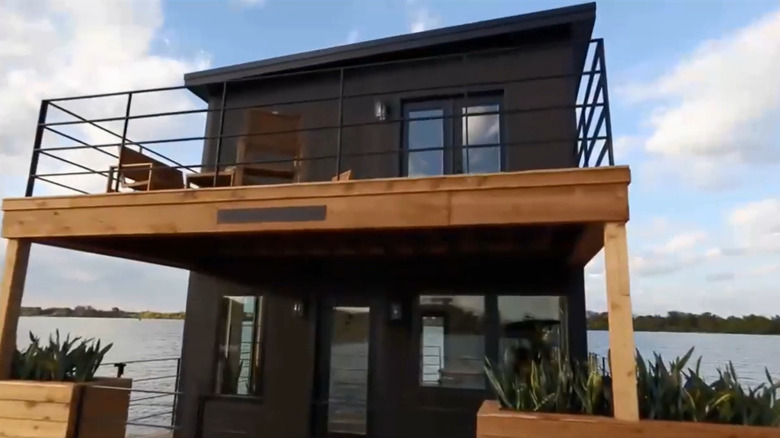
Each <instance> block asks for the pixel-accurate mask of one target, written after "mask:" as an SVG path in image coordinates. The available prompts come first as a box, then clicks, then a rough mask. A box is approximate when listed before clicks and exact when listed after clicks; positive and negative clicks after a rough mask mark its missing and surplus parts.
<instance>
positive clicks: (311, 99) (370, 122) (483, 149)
mask: <svg viewBox="0 0 780 438" xmlns="http://www.w3.org/2000/svg"><path fill="white" fill-rule="evenodd" d="M562 47H563V45H562ZM567 47H571V46H570V45H568V46H567ZM525 49H527V48H525V47H505V48H500V49H491V50H483V51H476V52H468V53H458V54H448V55H441V56H432V57H424V58H419V59H407V60H394V61H387V62H382V63H372V64H364V65H358V66H349V67H340V68H324V69H317V70H312V71H305V72H293V73H283V74H274V75H268V76H264V77H262V78H253V79H251V80H249V79H242V80H237V81H231V82H223V83H221V84H214V86H215V87H217V88H218V93H217V94H218V95H217V96H214V98H213V99H212V102H211V103H210V104H209V105H208V106H206V107H202V108H196V107H195V106H196V104H195V102H194V98H193V97H192V95H191V94H190V92H189V90H187V89H186V87H162V88H154V89H147V90H134V91H124V92H116V93H102V94H94V95H88V96H76V97H65V98H58V99H49V100H45V101H43V102H42V103H41V107H40V112H39V117H38V123H37V129H36V135H35V140H34V144H33V153H32V159H31V161H30V170H29V175H28V181H27V188H26V192H25V195H26V196H33V195H34V191H35V183H36V181H42V182H45V183H48V184H51V185H53V186H57V187H59V188H61V189H65V190H67V191H70V192H75V193H82V194H90V193H97V192H99V191H101V190H103V188H105V190H106V191H109V192H116V191H122V190H130V189H127V187H125V186H124V185H123V182H122V178H123V177H122V176H121V175H126V174H127V173H129V172H133V171H135V172H137V170H136V169H137V167H135V168H134V167H133V166H138V164H137V163H132V164H128V163H126V162H124V161H123V158H122V157H123V153H124V152H123V151H126V150H132V151H135V152H137V153H139V154H141V155H143V156H145V157H148V159H149V163H148V171H149V177H150V178H151V175H152V174H153V172H158V171H166V172H168V171H176V172H179V173H181V174H182V175H183V176H182V178H183V180H182V181H181V187H180V188H182V189H185V188H190V187H193V186H195V187H198V188H204V187H216V186H220V185H224V183H223V182H222V180H221V179H220V178H221V177H224V176H226V175H227V174H229V173H230V172H234V171H235V169H238V168H248V167H254V168H259V167H264V168H272V167H273V168H280V169H285V172H287V170H286V169H288V168H292V169H294V170H293V171H292V172H293V174H294V175H293V176H292V177H290V178H287V177H285V178H276V179H274V178H259V179H258V180H256V181H251V180H250V179H248V180H247V181H246V182H242V183H241V184H238V185H253V184H282V183H285V184H286V183H296V182H309V181H329V180H331V179H332V177H337V176H339V175H340V174H341V173H342V172H344V171H345V170H352V171H353V172H356V173H358V175H357V177H358V178H366V177H393V176H424V175H427V174H422V175H418V174H416V173H415V172H413V171H412V170H413V169H410V167H411V165H410V160H411V159H412V158H410V157H412V155H414V154H416V155H414V156H415V157H422V156H423V154H426V153H427V154H428V159H430V157H434V156H436V157H437V158H436V160H440V161H442V163H441V164H440V165H438V167H439V169H437V170H436V171H435V172H433V174H437V173H445V174H448V173H473V172H475V171H476V172H479V173H483V172H485V171H488V172H501V171H513V170H519V169H522V170H531V169H536V168H545V166H546V167H583V168H584V167H597V166H604V165H607V166H611V165H614V164H615V160H614V153H613V144H612V132H611V130H612V127H611V119H610V112H609V97H608V92H607V89H608V87H607V73H606V62H605V53H604V42H603V40H601V39H595V40H592V41H591V42H590V44H589V50H588V53H587V57H586V59H585V69H584V71H581V72H551V73H550V74H541V75H539V74H535V75H528V74H522V72H520V73H516V72H513V71H508V72H506V74H505V75H504V76H501V77H499V78H496V77H495V75H493V76H494V77H491V76H490V75H488V76H487V78H486V79H485V80H482V81H479V80H474V78H472V77H466V78H461V80H457V78H456V79H452V78H443V79H442V80H441V81H440V83H434V84H428V85H423V86H417V87H409V86H403V85H399V86H386V88H387V89H381V90H380V89H373V88H372V89H370V90H369V91H365V90H364V89H365V87H362V88H361V87H359V86H356V85H353V84H354V83H355V82H353V81H355V80H356V79H355V78H359V77H360V76H359V75H360V74H361V72H362V71H366V69H371V68H375V67H379V66H387V65H396V64H412V63H420V62H430V61H433V60H439V61H447V62H449V61H453V62H454V61H457V62H458V63H459V64H458V66H461V67H464V68H466V67H469V68H473V67H474V65H476V64H473V63H475V62H478V61H479V60H480V59H483V58H482V57H484V56H489V55H490V56H492V55H495V54H498V53H502V52H511V51H513V50H515V51H517V50H525ZM463 71H466V70H463ZM316 75H325V76H327V75H331V76H327V77H328V78H330V79H332V80H331V81H330V83H332V86H333V90H332V91H327V90H326V91H324V94H323V95H311V96H308V97H307V98H305V99H302V98H296V99H293V98H291V99H286V100H284V99H275V100H273V101H266V102H252V103H251V104H248V103H242V104H237V103H234V100H235V99H234V98H235V97H236V96H240V94H241V93H243V92H244V90H243V89H242V87H246V86H247V85H248V84H250V83H252V82H256V83H258V84H263V83H266V82H265V81H271V82H267V83H273V82H272V81H278V80H282V79H284V80H287V79H295V80H302V81H303V80H305V79H306V77H307V76H316ZM453 76H457V75H453ZM465 76H468V75H465ZM323 77H324V76H323ZM554 80H559V81H563V82H562V83H565V84H567V85H566V87H568V88H573V90H571V93H574V94H575V95H576V96H571V95H570V94H569V92H566V93H564V94H565V95H563V94H562V95H560V96H557V95H554V93H557V92H554V91H551V92H550V93H551V94H550V97H549V99H548V100H549V102H548V103H547V104H539V103H536V104H533V103H531V102H525V101H524V100H523V96H522V95H518V94H515V95H511V96H510V95H507V94H506V93H504V91H502V90H507V89H510V88H512V87H528V86H537V85H539V86H543V85H542V84H544V83H545V81H554ZM547 83H549V82H547ZM572 85H574V86H573V87H572ZM179 92H181V93H185V94H186V97H183V99H179V100H177V102H179V103H180V104H181V105H179V107H183V108H182V109H177V110H170V108H164V110H163V111H147V110H146V108H145V107H144V105H143V101H142V102H141V104H139V103H138V101H139V99H143V98H145V97H149V96H151V97H155V96H157V94H156V93H179ZM423 94H427V95H431V96H445V98H444V99H445V100H447V99H448V100H450V101H452V100H455V101H458V102H463V104H462V106H461V107H458V108H455V110H450V109H448V110H446V111H443V112H442V113H441V114H438V115H430V116H426V117H412V116H411V113H410V111H407V110H405V109H401V108H395V107H394V108H392V111H389V115H388V114H384V113H383V114H379V113H377V114H374V117H370V114H369V115H368V116H366V115H361V116H356V115H355V114H354V113H355V108H356V107H355V105H357V103H358V102H363V103H365V101H366V100H367V99H368V100H372V99H373V100H374V109H375V110H376V111H378V112H382V111H386V110H387V109H386V108H384V106H386V102H387V101H389V100H392V101H393V102H396V101H398V100H400V101H402V102H403V101H405V99H406V100H408V96H411V95H414V96H416V97H419V96H422V95H423ZM490 96H494V97H495V99H496V100H495V102H497V105H496V108H495V109H491V110H475V108H479V107H480V105H482V104H481V103H480V102H482V101H483V100H484V99H486V98H491V97H490ZM100 99H114V100H116V102H114V104H115V105H114V106H115V107H116V110H117V113H121V114H117V115H103V116H99V117H85V116H84V115H83V114H79V112H78V111H76V110H74V109H72V108H68V106H69V105H81V106H82V107H84V108H82V109H83V110H85V111H87V110H89V111H90V112H94V111H91V110H96V109H99V108H100V107H101V105H100V104H96V105H92V106H90V105H91V104H92V103H94V102H92V101H94V100H100ZM122 99H124V103H121V101H122ZM163 100H164V99H163ZM112 102H113V101H112ZM138 105H141V108H140V109H139V108H138ZM317 105H319V106H320V108H327V113H328V114H330V116H329V117H328V118H329V119H330V120H327V118H322V117H321V115H320V114H314V113H312V112H311V111H313V110H312V108H314V107H315V106H317ZM323 105H324V106H323ZM200 106H203V104H201V105H200ZM157 107H158V105H157V104H155V105H153V109H157ZM291 108H292V110H290V109H291ZM256 110H262V111H266V112H267V113H271V114H283V115H284V114H292V115H297V116H299V117H302V120H303V122H302V123H299V125H298V126H296V127H295V128H294V129H271V130H268V129H264V130H258V129H250V128H246V129H238V128H236V126H237V124H240V122H239V120H242V118H243V117H244V116H245V115H246V114H248V113H247V112H248V111H256ZM456 110H457V111H456ZM55 112H56V114H57V116H58V117H55V120H53V117H52V115H53V114H55ZM187 116H197V117H204V118H208V120H207V122H206V123H205V126H204V124H202V123H201V122H199V123H198V124H185V125H186V126H185V127H184V128H180V129H179V128H177V129H173V128H171V127H170V126H172V125H175V123H173V122H171V119H172V118H176V117H187ZM540 120H541V121H544V120H547V121H549V120H553V121H554V122H551V123H558V125H550V126H548V127H547V128H545V129H541V128H539V127H538V126H537V125H538V122H539V121H540ZM492 122H496V123H497V124H498V133H497V134H495V135H493V136H492V137H490V138H489V139H487V140H485V139H483V140H472V135H471V134H474V135H473V136H474V137H476V136H477V135H478V134H479V132H476V131H474V130H475V129H478V126H480V124H484V123H492ZM136 123H156V124H157V125H155V126H157V127H158V128H159V127H162V128H159V129H157V130H155V129H149V130H146V129H143V130H140V132H143V133H144V135H146V136H149V134H148V132H149V131H160V130H161V131H163V134H159V135H158V134H152V135H151V136H150V137H149V138H139V136H140V135H142V134H141V133H140V132H139V130H135V129H134V128H135V127H137V125H136ZM544 123H547V122H544ZM425 124H428V125H429V126H433V124H435V125H436V126H437V127H441V130H442V131H443V132H442V139H441V140H440V141H438V142H434V143H435V144H430V141H427V143H425V142H423V143H424V144H422V143H421V144H410V140H409V138H408V137H409V136H410V132H411V130H412V129H413V127H420V126H423V125H425ZM518 124H525V125H527V126H528V129H527V132H526V131H524V132H522V133H521V135H518V131H517V130H516V129H515V128H511V129H510V127H513V126H516V125H518ZM196 125H197V126H196ZM389 125H390V126H392V127H393V128H394V131H393V132H395V133H396V134H393V135H396V136H397V137H398V138H395V140H397V141H392V142H390V141H384V140H383V142H382V143H377V144H375V145H371V144H369V143H368V142H370V141H372V140H371V139H372V138H373V139H377V138H385V137H387V136H386V134H387V133H388V132H389V131H388V130H387V127H388V126H389ZM193 127H195V128H197V129H199V130H201V133H198V134H194V133H192V132H190V130H191V129H192V128H193ZM204 128H205V129H204ZM260 128H263V126H261V127H260ZM415 129H416V128H415ZM479 129H481V127H480V128H479ZM470 130H471V131H470ZM168 131H171V132H168ZM285 135H295V136H298V138H299V139H300V138H306V140H305V141H301V143H302V144H304V146H305V147H301V148H300V150H299V151H298V152H296V153H293V154H282V155H283V156H282V157H278V156H270V155H269V154H264V156H262V157H259V158H250V157H243V158H240V157H238V155H239V154H238V152H237V150H238V148H239V144H242V143H251V142H253V141H259V140H261V139H266V140H267V139H271V140H268V141H274V140H273V139H274V138H279V137H280V136H285ZM404 136H406V137H404ZM44 138H46V140H53V141H47V142H46V144H44ZM373 141H375V140H373ZM192 142H195V143H196V145H195V146H193V145H191V144H187V143H192ZM52 143H53V144H52ZM534 149H536V150H551V149H554V151H555V154H554V155H558V156H557V157H556V158H554V159H553V160H552V161H551V162H550V163H538V162H537V163H535V164H534V159H533V157H531V155H532V154H534ZM529 154H530V155H529ZM544 155H545V156H548V155H549V152H545V153H544ZM486 156H491V157H493V158H489V159H491V160H493V161H491V164H490V165H489V166H487V167H484V164H480V165H479V166H478V165H476V164H474V163H476V160H477V159H482V160H484V159H486V158H485V157H486ZM473 157H477V158H473ZM529 157H531V158H529ZM420 159H422V158H420ZM42 160H45V161H46V162H47V163H48V164H46V165H45V166H42V165H41V163H42ZM536 161H538V160H536ZM367 162H372V163H379V162H381V163H384V164H383V166H384V167H383V169H387V170H386V171H384V170H383V171H382V172H383V174H382V175H378V174H377V175H370V176H369V175H360V167H361V166H362V165H364V164H365V163H367ZM529 162H530V163H532V164H529ZM52 163H53V164H52ZM388 163H389V164H388ZM323 166H324V168H331V169H332V170H331V171H324V170H323ZM480 166H483V167H480ZM375 167H376V166H375ZM144 169H147V167H145V168H144ZM474 169H477V170H474ZM277 173H284V172H281V171H280V172H277ZM429 173H430V172H429ZM197 175H200V176H203V175H205V176H206V179H204V178H201V179H199V181H201V182H200V183H199V184H194V185H190V184H189V181H190V178H191V177H193V176H197ZM285 175H286V173H285ZM87 177H96V178H100V179H102V181H104V182H102V183H100V184H97V183H95V184H91V183H87V182H86V178H87ZM177 178H178V177H177ZM208 179H210V181H209V182H208V183H206V184H205V185H204V183H203V181H207V180H208ZM65 180H67V181H65ZM90 181H92V180H90ZM231 181H233V180H232V179H231ZM176 184H179V182H177V183H176ZM230 184H233V182H231V183H230ZM148 187H149V188H147V189H149V190H151V188H150V187H151V183H150V185H149V186H148ZM177 188H178V186H177Z"/></svg>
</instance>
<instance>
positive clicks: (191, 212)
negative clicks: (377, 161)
mask: <svg viewBox="0 0 780 438" xmlns="http://www.w3.org/2000/svg"><path fill="white" fill-rule="evenodd" d="M331 184H333V185H342V186H347V185H350V184H352V182H351V181H342V182H339V183H331ZM313 206H324V208H325V209H326V213H325V218H324V220H317V221H287V222H285V221H278V222H242V223H219V222H218V221H217V218H218V217H219V215H220V214H219V212H220V211H227V210H229V209H268V208H280V207H284V208H290V207H313ZM627 206H628V202H627V187H626V186H625V185H617V184H615V185H604V184H602V185H589V186H583V187H558V188H553V187H539V188H504V187H500V188H491V189H479V190H470V191H452V192H447V191H439V190H435V191H431V192H419V193H416V192H410V193H395V192H387V193H380V194H374V195H367V194H361V195H345V196H333V197H324V198H290V199H269V200H241V199H235V200H232V201H224V202H222V203H215V202H204V203H186V202H185V203H182V204H170V205H167V204H165V205H163V204H160V205H146V204H143V205H127V206H124V207H117V206H95V207H92V208H65V209H54V208H40V209H30V210H26V211H25V210H11V211H7V212H6V213H5V216H4V218H3V234H4V236H6V237H10V238H20V237H24V238H45V237H66V236H105V235H112V236H118V235H125V236H128V235H130V236H140V235H144V236H151V235H180V234H202V233H231V232H259V231H296V230H297V231H302V230H349V229H352V230H359V229H398V228H424V227H448V226H465V225H485V224H500V225H505V224H511V225H528V224H539V223H551V224H560V223H575V222H583V221H600V222H604V221H624V220H626V219H627V217H628V207H627Z"/></svg>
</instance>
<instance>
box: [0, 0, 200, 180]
mask: <svg viewBox="0 0 780 438" xmlns="http://www.w3.org/2000/svg"><path fill="white" fill-rule="evenodd" d="M0 16H2V17H3V19H4V21H7V22H8V23H10V25H8V26H5V25H4V26H2V27H0V47H3V48H5V50H0V78H2V80H1V81H0V101H2V102H3V105H2V106H0V173H4V174H6V175H9V174H11V175H17V177H18V175H20V174H21V173H22V172H23V171H26V169H27V165H26V164H27V161H28V159H29V155H30V151H31V148H32V144H33V137H34V133H35V122H36V119H37V114H38V109H39V105H40V101H41V100H42V99H45V98H52V97H62V96H78V95H85V94H94V93H101V92H115V91H123V90H130V89H143V88H152V87H160V86H168V85H178V84H180V83H181V81H182V75H183V73H185V72H187V71H191V70H196V69H199V68H203V67H205V66H206V65H207V60H206V59H205V58H203V57H202V56H192V57H190V58H181V59H177V58H171V57H163V56H158V55H155V54H153V53H151V52H150V47H151V45H152V42H153V41H154V38H155V35H156V34H157V33H158V32H159V31H160V29H161V27H162V24H163V17H162V8H161V5H160V2H159V1H151V0H145V1H139V2H131V1H112V2H110V3H109V2H92V3H88V4H87V3H82V2H66V1H64V0H38V1H31V2H3V3H0ZM164 99H165V106H164V108H165V109H166V110H176V109H184V108H190V107H191V106H192V105H193V100H192V99H191V98H189V97H187V96H186V95H185V94H181V95H180V96H178V97H174V98H170V96H165V98H164ZM139 100H141V99H139ZM145 100H146V102H143V101H141V102H138V101H137V102H136V103H135V105H134V110H135V111H134V112H136V113H139V112H141V113H143V112H153V111H154V110H155V109H156V110H157V111H160V109H159V108H160V104H161V102H160V100H158V101H157V102H153V101H151V100H150V99H148V98H147V99H145ZM62 105H64V106H65V107H66V108H68V109H71V110H73V111H75V112H76V113H79V114H80V115H82V116H84V117H87V118H90V117H97V116H101V117H114V116H119V115H122V114H123V109H124V98H111V99H103V100H101V101H99V102H98V101H80V102H69V103H63V104H62ZM58 113H59V111H57V110H55V109H53V108H52V109H50V111H49V115H50V118H49V120H48V121H52V120H56V119H57V118H58V117H59V119H60V120H66V118H64V117H63V115H62V114H61V113H59V114H58ZM67 119H70V118H69V117H68V118H67ZM70 120H72V119H70ZM143 123H144V122H134V124H135V125H141V124H143ZM154 123H156V124H157V125H156V128H158V129H159V128H161V126H160V121H157V122H152V124H153V125H154ZM165 124H167V123H165ZM146 125H147V128H148V127H149V122H146ZM105 126H107V127H108V128H109V129H112V130H113V131H114V132H121V124H120V123H113V124H105ZM59 129H60V130H62V131H65V132H66V133H69V134H75V136H76V137H77V138H79V139H82V140H85V141H87V142H89V143H109V142H114V141H116V138H114V137H111V136H108V135H107V134H105V133H102V132H100V131H98V130H97V129H95V128H90V127H88V126H87V125H80V126H78V127H62V128H59ZM44 139H45V141H46V144H45V146H57V145H69V146H70V145H74V144H73V142H72V141H69V140H63V139H62V138H58V137H57V136H56V135H55V134H51V133H47V134H46V135H45V137H44ZM63 143H64V144H63ZM60 154H62V156H63V157H64V158H68V159H71V160H72V161H78V162H81V163H85V164H87V165H88V166H89V167H93V168H96V167H97V168H106V167H107V164H108V163H107V162H106V160H105V156H104V155H103V154H99V153H96V152H94V151H87V150H78V151H71V152H67V153H60ZM41 165H42V169H41V171H42V172H53V171H70V172H74V171H80V170H81V169H75V168H72V167H71V168H69V169H67V170H65V169H63V165H62V163H60V162H56V161H53V160H49V161H46V160H44V161H43V162H42V163H41Z"/></svg>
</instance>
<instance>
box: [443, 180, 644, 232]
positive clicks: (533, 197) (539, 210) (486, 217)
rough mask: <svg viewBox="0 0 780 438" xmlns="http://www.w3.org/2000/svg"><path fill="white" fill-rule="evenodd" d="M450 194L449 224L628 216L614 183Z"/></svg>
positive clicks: (625, 198)
mask: <svg viewBox="0 0 780 438" xmlns="http://www.w3.org/2000/svg"><path fill="white" fill-rule="evenodd" d="M450 197H451V199H450V208H451V212H450V216H451V220H450V222H449V224H450V225H487V224H495V225H503V224H562V223H579V222H604V221H608V220H627V218H628V193H627V187H626V186H625V185H618V184H598V185H585V186H581V187H579V186H571V187H566V186H559V187H533V188H503V189H493V190H474V191H453V192H452V193H451V194H450ZM618 218H620V219H618Z"/></svg>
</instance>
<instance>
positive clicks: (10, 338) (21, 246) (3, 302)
mask: <svg viewBox="0 0 780 438" xmlns="http://www.w3.org/2000/svg"><path fill="white" fill-rule="evenodd" d="M29 260H30V241H29V240H26V239H9V240H8V246H7V247H6V252H5V264H4V269H3V273H2V281H0V380H4V379H9V378H10V377H11V365H12V362H11V361H12V358H13V355H14V351H15V350H16V328H17V325H18V323H19V313H20V311H21V309H22V294H23V293H24V280H25V278H26V277H27V263H28V262H29Z"/></svg>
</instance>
